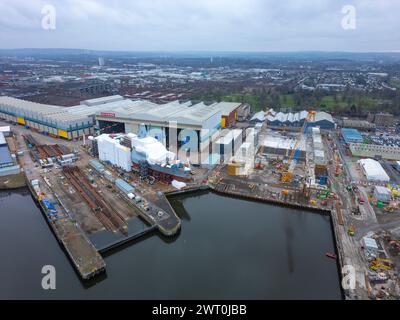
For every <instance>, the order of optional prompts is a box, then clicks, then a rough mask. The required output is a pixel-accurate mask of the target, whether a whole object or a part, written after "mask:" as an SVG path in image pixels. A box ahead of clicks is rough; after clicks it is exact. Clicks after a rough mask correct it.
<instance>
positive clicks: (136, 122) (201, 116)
mask: <svg viewBox="0 0 400 320" xmlns="http://www.w3.org/2000/svg"><path fill="white" fill-rule="evenodd" d="M126 101H129V102H125V103H126V105H124V106H120V107H118V108H109V109H107V108H104V109H103V111H101V112H98V113H96V123H97V127H98V128H99V129H100V130H101V131H102V132H105V133H110V132H111V131H110V129H113V128H115V127H117V128H118V132H124V133H135V134H138V133H139V126H140V125H141V124H144V125H145V128H146V131H147V132H148V133H149V134H150V135H151V136H153V137H156V138H157V139H158V140H159V141H161V142H162V143H163V144H164V145H166V146H169V145H170V143H171V142H172V141H170V137H169V133H170V132H169V128H170V127H174V126H175V127H176V128H177V135H178V137H177V138H178V140H179V141H180V144H184V143H188V142H190V141H193V140H194V139H195V140H197V146H196V147H197V148H199V149H200V150H204V149H205V148H207V147H209V142H210V141H211V140H213V139H214V137H216V136H217V135H218V132H219V130H220V129H221V117H222V112H221V109H220V108H219V105H220V104H219V103H212V104H209V105H208V104H205V103H204V102H200V103H196V104H192V103H191V102H185V103H181V102H179V101H174V102H170V103H167V104H163V105H158V104H155V103H151V102H148V101H143V100H138V101H130V100H126ZM171 138H173V137H171Z"/></svg>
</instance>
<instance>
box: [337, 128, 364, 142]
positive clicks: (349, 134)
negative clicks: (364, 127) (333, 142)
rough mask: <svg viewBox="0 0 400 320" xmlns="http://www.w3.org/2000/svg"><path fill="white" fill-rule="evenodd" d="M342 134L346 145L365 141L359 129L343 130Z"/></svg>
mask: <svg viewBox="0 0 400 320" xmlns="http://www.w3.org/2000/svg"><path fill="white" fill-rule="evenodd" d="M341 133H342V137H343V139H344V141H345V142H346V144H350V143H362V142H363V141H364V139H363V137H362V135H361V133H360V132H359V131H358V130H357V129H352V128H342V130H341Z"/></svg>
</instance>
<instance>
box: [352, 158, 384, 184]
mask: <svg viewBox="0 0 400 320" xmlns="http://www.w3.org/2000/svg"><path fill="white" fill-rule="evenodd" d="M358 163H359V164H360V165H361V166H362V167H363V169H364V173H365V175H366V177H367V179H368V180H371V181H387V182H388V181H390V178H389V176H388V174H387V173H386V171H385V170H384V169H383V168H382V166H381V164H380V163H379V162H378V161H376V160H373V159H361V160H358Z"/></svg>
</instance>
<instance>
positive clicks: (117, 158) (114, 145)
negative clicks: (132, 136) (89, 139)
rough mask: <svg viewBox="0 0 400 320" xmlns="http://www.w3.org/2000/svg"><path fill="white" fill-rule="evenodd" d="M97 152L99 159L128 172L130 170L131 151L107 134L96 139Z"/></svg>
mask: <svg viewBox="0 0 400 320" xmlns="http://www.w3.org/2000/svg"><path fill="white" fill-rule="evenodd" d="M96 140H97V146H98V150H99V159H100V160H102V161H109V162H110V163H111V164H113V165H115V166H117V167H119V168H121V169H123V170H125V171H127V172H130V171H131V170H132V159H131V150H130V149H129V148H127V147H125V146H123V145H121V144H120V143H119V140H117V139H113V138H111V137H110V136H109V135H108V134H102V135H100V136H98V137H96Z"/></svg>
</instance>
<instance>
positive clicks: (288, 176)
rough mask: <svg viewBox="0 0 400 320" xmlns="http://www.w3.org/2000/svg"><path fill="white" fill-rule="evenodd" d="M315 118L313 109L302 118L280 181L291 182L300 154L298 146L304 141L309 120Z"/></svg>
mask: <svg viewBox="0 0 400 320" xmlns="http://www.w3.org/2000/svg"><path fill="white" fill-rule="evenodd" d="M314 120H315V111H308V114H307V117H306V118H305V119H304V123H303V126H302V128H301V130H300V133H299V135H298V136H297V139H296V143H295V145H294V148H293V150H292V152H291V153H290V157H289V162H288V169H287V170H286V171H284V172H283V174H282V182H292V180H293V171H294V168H295V167H296V164H297V160H298V159H299V156H300V149H299V147H300V146H301V145H302V144H303V143H304V141H305V137H306V131H307V128H308V126H307V124H308V123H309V122H310V121H314Z"/></svg>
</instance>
